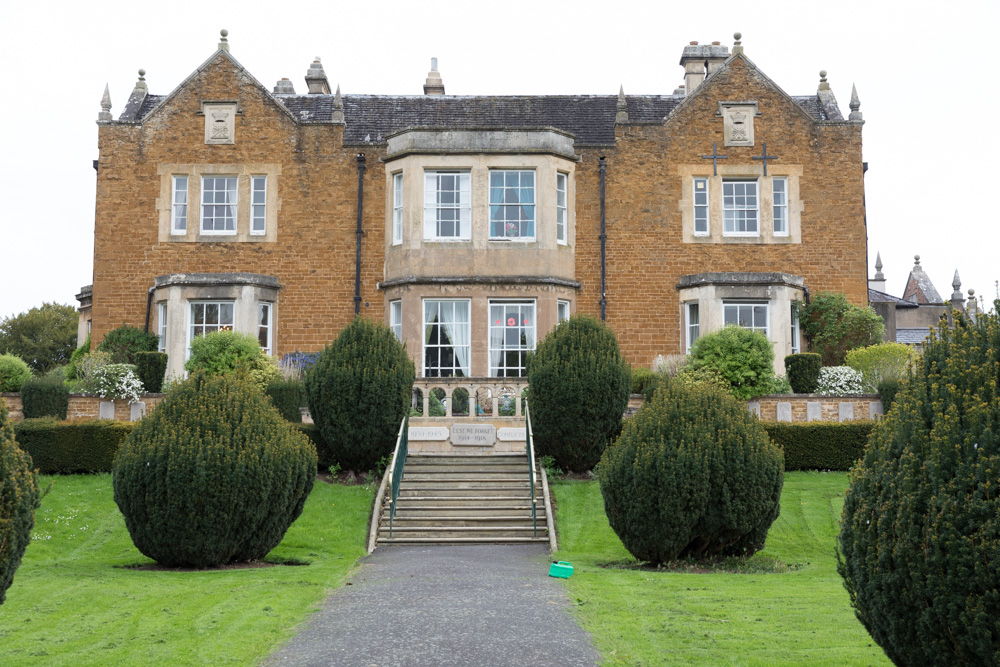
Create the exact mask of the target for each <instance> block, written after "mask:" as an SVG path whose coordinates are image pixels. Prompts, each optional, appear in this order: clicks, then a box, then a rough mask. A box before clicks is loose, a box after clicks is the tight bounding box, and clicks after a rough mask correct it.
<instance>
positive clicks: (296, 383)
mask: <svg viewBox="0 0 1000 667" xmlns="http://www.w3.org/2000/svg"><path fill="white" fill-rule="evenodd" d="M264 393H265V394H267V397H268V398H270V399H271V403H273V404H274V407H276V408H278V412H280V413H281V416H282V417H284V418H285V419H287V420H288V421H290V422H294V423H301V422H302V409H301V408H302V407H303V406H305V404H306V386H305V385H304V384H303V383H302V381H301V380H286V379H284V378H278V379H276V380H271V381H270V382H269V383H268V385H267V390H266V391H265V392H264Z"/></svg>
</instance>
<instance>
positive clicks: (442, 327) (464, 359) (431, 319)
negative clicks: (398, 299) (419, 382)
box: [424, 299, 471, 377]
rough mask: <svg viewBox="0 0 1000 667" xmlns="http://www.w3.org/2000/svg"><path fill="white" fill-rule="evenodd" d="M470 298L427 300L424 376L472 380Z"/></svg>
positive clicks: (425, 311)
mask: <svg viewBox="0 0 1000 667" xmlns="http://www.w3.org/2000/svg"><path fill="white" fill-rule="evenodd" d="M469 310H470V308H469V301H468V300H467V299H462V300H453V299H441V300H434V299H426V300H424V377H468V376H469V375H470V373H469V353H470V345H469V338H470V323H471V320H470V317H469Z"/></svg>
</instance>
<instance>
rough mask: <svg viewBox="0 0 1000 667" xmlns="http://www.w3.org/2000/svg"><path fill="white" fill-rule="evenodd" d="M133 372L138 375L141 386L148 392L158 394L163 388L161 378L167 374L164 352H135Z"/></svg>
mask: <svg viewBox="0 0 1000 667" xmlns="http://www.w3.org/2000/svg"><path fill="white" fill-rule="evenodd" d="M135 374H136V375H138V376H139V381H140V382H142V386H143V388H145V390H146V392H148V393H150V394H158V393H160V391H161V390H162V389H163V378H164V376H166V374H167V355H166V353H165V352H137V353H136V354H135Z"/></svg>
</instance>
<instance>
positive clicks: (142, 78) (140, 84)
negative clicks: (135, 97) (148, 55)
mask: <svg viewBox="0 0 1000 667" xmlns="http://www.w3.org/2000/svg"><path fill="white" fill-rule="evenodd" d="M135 89H136V90H143V91H144V90H146V70H144V69H140V70H139V80H138V81H136V82H135Z"/></svg>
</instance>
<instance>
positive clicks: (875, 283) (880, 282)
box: [868, 252, 885, 293]
mask: <svg viewBox="0 0 1000 667" xmlns="http://www.w3.org/2000/svg"><path fill="white" fill-rule="evenodd" d="M868 288H869V289H873V290H877V291H879V292H882V293H885V274H883V273H882V253H880V252H877V253H875V277H874V278H869V279H868Z"/></svg>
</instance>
